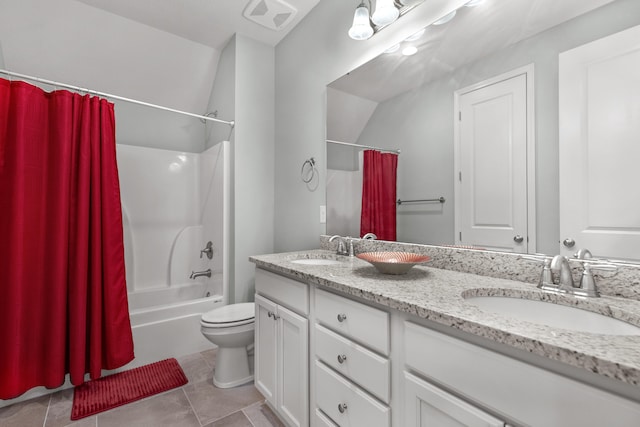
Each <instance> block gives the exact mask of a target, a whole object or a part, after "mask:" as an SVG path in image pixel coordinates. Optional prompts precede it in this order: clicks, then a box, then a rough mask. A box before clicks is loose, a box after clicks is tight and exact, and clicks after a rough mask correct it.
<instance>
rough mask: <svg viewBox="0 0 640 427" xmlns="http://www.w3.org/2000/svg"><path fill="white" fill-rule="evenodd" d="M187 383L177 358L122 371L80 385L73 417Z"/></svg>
mask: <svg viewBox="0 0 640 427" xmlns="http://www.w3.org/2000/svg"><path fill="white" fill-rule="evenodd" d="M186 383H187V377H186V376H185V375H184V372H183V371H182V368H181V367H180V365H179V364H178V361H177V360H176V359H166V360H161V361H160V362H155V363H151V364H149V365H144V366H140V367H139V368H135V369H131V370H129V371H123V372H118V373H117V374H113V375H109V376H107V377H102V378H98V379H97V380H92V381H88V382H86V383H84V384H80V385H79V386H77V387H76V388H75V390H74V393H73V408H72V409H71V419H72V420H78V419H80V418H84V417H88V416H90V415H95V414H97V413H99V412H103V411H106V410H108V409H113V408H116V407H118V406H122V405H126V404H127V403H131V402H135V401H136V400H140V399H143V398H145V397H148V396H152V395H154V394H158V393H161V392H163V391H167V390H171V389H172V388H176V387H180V386H182V385H185V384H186Z"/></svg>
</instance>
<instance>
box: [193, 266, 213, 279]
mask: <svg viewBox="0 0 640 427" xmlns="http://www.w3.org/2000/svg"><path fill="white" fill-rule="evenodd" d="M200 276H207V277H211V269H210V268H208V269H206V270H205V271H192V272H191V275H190V276H189V279H195V278H197V277H200Z"/></svg>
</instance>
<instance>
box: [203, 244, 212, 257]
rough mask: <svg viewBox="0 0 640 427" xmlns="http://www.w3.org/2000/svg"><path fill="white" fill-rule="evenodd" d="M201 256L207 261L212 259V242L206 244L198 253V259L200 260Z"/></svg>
mask: <svg viewBox="0 0 640 427" xmlns="http://www.w3.org/2000/svg"><path fill="white" fill-rule="evenodd" d="M202 254H205V255H207V258H209V259H213V242H211V241H208V242H207V246H205V248H204V249H202V250H201V251H200V258H202Z"/></svg>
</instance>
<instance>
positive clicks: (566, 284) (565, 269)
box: [522, 249, 617, 297]
mask: <svg viewBox="0 0 640 427" xmlns="http://www.w3.org/2000/svg"><path fill="white" fill-rule="evenodd" d="M522 258H523V259H526V260H529V261H536V262H541V261H542V274H541V275H540V281H539V282H538V288H539V289H542V290H543V291H546V292H553V293H558V294H568V295H574V296H581V297H599V296H600V292H598V288H597V286H596V281H595V277H594V276H593V273H592V271H591V269H592V268H593V269H596V270H614V271H615V270H617V267H616V266H615V265H613V264H611V263H609V262H607V261H606V260H594V259H592V258H593V257H592V255H591V252H590V251H589V249H580V250H579V251H578V252H576V254H575V255H574V258H571V259H569V258H567V257H566V256H563V255H556V256H554V257H553V258H551V257H548V256H545V255H524V256H522ZM570 261H576V262H580V263H581V264H582V268H583V270H582V278H581V279H580V283H579V284H577V285H576V283H575V282H574V281H573V274H572V272H571V266H570V265H569V262H570Z"/></svg>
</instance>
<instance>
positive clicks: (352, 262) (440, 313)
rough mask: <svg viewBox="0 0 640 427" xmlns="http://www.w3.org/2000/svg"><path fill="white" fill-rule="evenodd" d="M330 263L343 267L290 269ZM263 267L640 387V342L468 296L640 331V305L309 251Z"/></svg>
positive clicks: (262, 259)
mask: <svg viewBox="0 0 640 427" xmlns="http://www.w3.org/2000/svg"><path fill="white" fill-rule="evenodd" d="M301 258H327V259H335V260H340V261H342V262H341V263H340V264H337V265H304V264H296V263H293V262H291V261H293V260H296V259H301ZM249 260H250V261H251V262H253V263H255V264H256V265H257V266H258V267H262V268H266V269H269V270H272V271H275V272H280V273H283V274H285V275H288V276H290V277H293V278H296V279H298V280H300V281H303V282H307V283H312V284H316V285H320V286H324V287H327V288H330V289H334V290H336V291H339V292H342V293H344V294H348V295H351V296H353V297H356V298H360V299H362V300H365V301H371V302H375V303H378V304H380V305H382V306H386V307H389V308H392V309H396V310H399V311H402V312H405V313H409V314H412V315H415V316H418V317H421V318H424V319H429V320H432V321H434V322H437V323H439V324H442V325H446V326H450V327H453V328H456V329H458V330H461V331H465V332H468V333H471V334H474V335H477V336H480V337H484V338H488V339H490V340H492V341H495V342H498V343H501V344H505V345H508V346H511V347H514V348H517V349H521V350H524V351H527V352H529V353H532V354H536V355H539V356H543V357H546V358H549V359H552V360H556V361H560V362H563V363H566V364H568V365H571V366H574V367H578V368H582V369H586V370H588V371H590V372H594V373H596V374H600V375H603V376H605V377H608V378H612V379H615V380H618V381H622V382H624V383H627V384H629V385H632V386H635V387H640V335H636V336H626V335H601V334H593V333H585V332H577V331H570V330H566V329H557V328H552V327H549V326H543V325H540V324H536V323H530V322H525V321H519V320H516V319H513V318H509V317H507V316H503V315H499V314H492V313H488V312H485V311H482V310H481V309H480V308H478V307H476V306H474V305H473V304H472V303H470V302H469V301H466V300H465V296H466V297H469V296H475V295H477V296H492V295H501V296H509V297H516V298H526V299H540V300H547V301H551V302H555V303H559V304H562V305H573V306H578V307H581V308H584V309H587V310H590V311H595V312H598V313H601V314H604V315H608V316H613V317H615V318H618V319H620V320H625V321H627V322H629V323H632V324H634V325H638V326H640V301H635V300H629V299H623V298H615V297H602V298H594V299H579V298H576V297H571V296H558V295H552V294H548V293H543V292H542V291H540V290H538V289H537V288H536V286H535V285H533V284H531V283H524V282H518V281H514V280H506V279H499V278H493V277H486V276H479V275H475V274H469V273H461V272H456V271H450V270H445V269H440V268H432V267H429V266H428V265H429V264H424V265H418V266H415V267H413V268H412V269H411V270H410V271H409V273H407V274H405V275H398V276H393V275H383V274H380V273H378V272H377V271H376V270H375V268H374V267H373V266H371V265H370V264H369V263H367V262H365V261H362V260H360V259H358V258H355V257H346V256H338V255H335V253H334V252H332V251H328V250H322V249H319V250H311V251H301V252H289V253H280V254H270V255H259V256H253V257H250V258H249Z"/></svg>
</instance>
